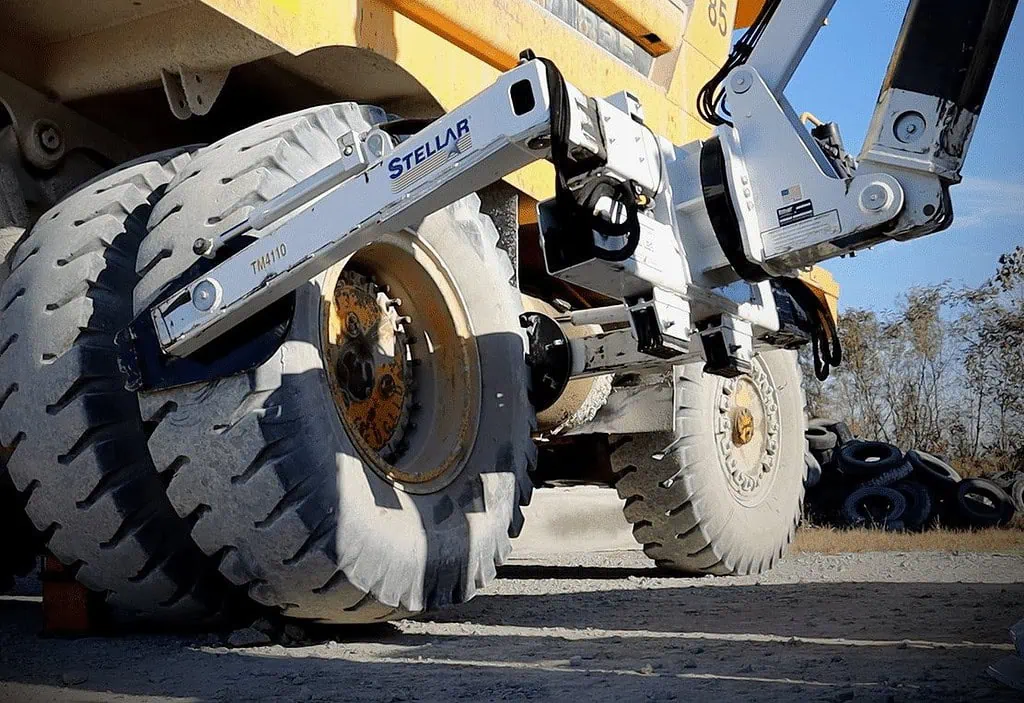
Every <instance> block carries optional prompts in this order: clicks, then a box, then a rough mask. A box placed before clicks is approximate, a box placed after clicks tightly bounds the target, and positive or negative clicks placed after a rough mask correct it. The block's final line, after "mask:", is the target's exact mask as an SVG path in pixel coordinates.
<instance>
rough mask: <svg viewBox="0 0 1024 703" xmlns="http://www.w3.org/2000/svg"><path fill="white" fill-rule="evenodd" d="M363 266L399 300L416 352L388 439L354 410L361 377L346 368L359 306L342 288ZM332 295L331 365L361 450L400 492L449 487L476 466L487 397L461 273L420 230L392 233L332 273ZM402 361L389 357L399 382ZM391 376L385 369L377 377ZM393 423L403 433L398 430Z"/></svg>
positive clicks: (327, 332) (328, 323) (326, 298)
mask: <svg viewBox="0 0 1024 703" xmlns="http://www.w3.org/2000/svg"><path fill="white" fill-rule="evenodd" d="M353 273H354V274H356V275H358V276H361V277H363V278H365V279H366V280H369V281H372V282H373V284H374V286H375V287H376V289H377V290H378V291H379V292H380V294H381V295H382V296H383V298H384V299H385V300H390V301H397V302H394V303H392V309H393V311H394V318H395V321H396V324H397V325H398V327H399V329H397V330H396V335H395V337H396V342H397V346H398V347H401V348H402V349H403V352H404V356H405V357H406V358H405V359H404V363H402V371H403V374H402V375H403V379H402V383H395V385H396V386H399V385H400V386H402V388H401V400H402V402H401V406H402V408H403V409H404V410H403V411H402V412H399V413H398V414H397V415H396V414H395V412H391V413H390V414H388V415H387V422H385V423H384V430H385V431H383V432H381V433H379V434H382V435H388V437H387V439H386V441H384V442H381V437H380V436H377V435H378V433H375V432H369V433H368V432H367V431H366V425H365V423H361V422H359V421H357V420H358V418H357V417H354V416H353V413H352V408H353V403H352V400H353V398H352V393H351V390H352V389H351V388H350V387H348V386H347V385H346V381H350V380H351V377H350V376H349V377H346V376H345V374H344V373H339V372H338V367H339V362H343V356H344V351H345V350H346V348H350V347H351V345H346V344H345V343H344V341H343V340H344V337H345V326H344V322H343V321H344V320H345V319H346V317H347V313H348V312H349V311H348V310H346V309H345V308H344V307H339V301H338V292H339V290H340V289H341V288H342V287H343V286H344V285H345V284H346V278H347V277H349V276H350V275H351V274H353ZM323 302H324V305H323V308H324V310H323V316H322V323H321V347H322V354H323V358H324V363H325V371H326V374H327V378H328V382H329V385H330V389H331V395H332V398H333V401H334V405H335V408H336V410H337V411H338V417H339V419H340V421H341V424H342V427H343V429H344V431H345V433H346V434H347V436H348V438H349V439H350V440H351V442H352V444H353V446H354V448H355V450H356V453H357V454H358V455H359V457H360V458H361V459H362V460H363V461H364V462H365V463H366V464H367V465H368V466H369V467H370V468H372V469H373V471H374V472H375V473H376V474H377V475H378V476H380V477H381V478H383V479H384V480H386V481H387V482H389V483H390V484H392V485H393V486H395V487H396V488H398V489H400V490H403V491H405V492H408V493H418V494H425V493H434V492H436V491H439V490H441V489H443V488H444V487H445V486H447V485H449V484H450V483H451V482H452V481H454V480H455V479H456V478H457V477H458V475H459V474H460V473H461V471H462V470H463V468H464V466H465V464H466V460H467V459H468V456H469V453H470V450H471V448H472V446H473V444H474V441H475V439H476V431H477V425H478V420H479V417H480V410H481V402H482V391H481V380H480V379H481V374H480V362H479V352H478V348H477V344H476V340H475V338H474V336H473V334H472V328H471V325H470V320H469V316H468V314H467V312H466V306H465V301H463V299H462V297H461V295H460V293H459V290H458V287H457V285H456V283H455V281H454V278H453V276H452V275H451V273H450V272H449V271H448V270H447V268H446V267H445V266H444V265H443V262H442V261H441V259H440V257H439V256H438V255H437V254H436V252H434V251H433V249H432V248H431V247H429V246H428V245H427V244H426V243H425V242H423V241H422V240H420V239H418V238H416V237H415V236H414V235H412V234H410V233H408V232H403V233H398V234H390V235H384V236H382V237H381V238H380V239H378V241H376V242H374V243H373V244H371V245H369V246H367V247H364V248H363V249H361V250H360V251H359V252H357V253H356V254H355V255H353V256H352V257H351V258H350V259H348V260H347V261H346V262H344V263H343V264H339V265H338V266H335V267H333V268H332V269H331V270H329V271H328V272H327V275H326V278H325V282H324V287H323ZM382 310H383V308H382ZM386 356H387V355H386V354H384V355H378V357H377V359H378V360H379V361H383V359H384V357H386ZM396 361H397V356H396V357H391V361H390V362H388V363H386V364H381V365H382V366H387V367H388V371H389V373H387V374H386V375H388V376H390V377H391V378H393V379H394V380H397V379H396V378H395V374H394V373H393V372H394V370H395V368H396V363H395V362H396ZM342 365H343V366H344V364H342ZM383 378H384V375H381V376H379V377H377V380H375V383H379V382H380V379H383ZM364 419H365V416H364ZM392 421H394V424H395V432H394V433H389V432H388V431H387V430H388V428H389V426H390V424H391V423H392ZM374 427H375V429H380V426H379V425H375V426H374ZM396 437H397V441H395V438H396ZM387 450H391V451H390V452H389V451H387Z"/></svg>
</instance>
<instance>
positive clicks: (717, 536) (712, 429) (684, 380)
mask: <svg viewBox="0 0 1024 703" xmlns="http://www.w3.org/2000/svg"><path fill="white" fill-rule="evenodd" d="M674 376H675V384H676V389H675V398H676V400H677V407H676V409H675V412H676V417H675V432H674V433H670V432H656V433H648V434H637V435H632V436H629V437H620V438H618V439H617V440H616V441H615V442H614V443H613V444H614V445H615V446H616V449H614V450H613V452H612V457H611V460H612V467H613V469H614V470H615V472H616V474H617V475H618V478H617V481H616V485H615V487H616V489H617V490H618V492H619V496H620V497H621V498H623V499H624V500H625V501H626V504H625V508H624V513H625V516H626V519H627V520H629V521H630V522H631V523H633V536H634V538H636V540H637V542H639V543H640V544H642V545H643V547H644V553H645V554H647V556H649V557H650V558H652V559H654V560H655V562H656V563H657V564H658V565H659V566H661V567H663V568H666V569H669V570H672V571H678V572H682V573H696V574H715V575H731V574H751V573H760V572H762V571H765V570H767V569H770V568H771V567H772V566H773V565H774V563H775V561H776V560H777V559H779V558H780V557H781V556H782V555H783V553H784V552H785V550H786V548H787V546H788V545H789V543H790V542H791V541H792V539H793V534H794V532H795V530H796V526H797V524H798V523H799V521H800V517H801V512H802V503H803V496H804V484H803V482H804V474H805V464H804V450H805V447H806V440H805V439H804V430H805V427H804V402H803V393H802V391H801V388H800V371H799V368H798V367H797V364H796V355H795V354H793V353H792V352H787V351H772V352H767V353H763V354H759V355H758V356H757V357H755V359H754V369H753V371H752V375H750V376H742V377H740V378H739V379H724V378H719V377H717V376H710V375H706V374H704V373H703V364H699V363H698V364H690V365H687V366H680V367H676V369H675V373H674ZM751 394H752V395H754V396H756V397H757V398H759V399H760V400H759V401H758V402H757V403H754V406H755V410H754V412H755V413H762V412H763V415H762V417H763V418H764V422H763V423H761V422H760V420H758V422H759V424H760V425H762V426H763V427H764V428H766V429H765V430H764V431H765V432H766V433H767V436H766V437H765V442H764V444H759V442H760V441H761V440H753V441H748V442H747V443H744V444H742V445H739V446H737V444H736V442H735V441H734V440H733V439H731V433H732V432H733V429H734V428H733V421H734V418H735V412H736V411H737V410H739V409H740V407H739V405H735V407H734V403H739V402H740V401H739V398H740V397H741V396H743V395H751ZM758 405H759V406H760V408H761V409H760V410H758V409H757V407H756V406H758ZM755 418H756V416H755ZM758 431H761V430H758ZM741 441H742V440H741ZM769 442H770V444H769ZM769 448H770V449H771V452H770V453H768V452H767V451H766V450H767V449H769ZM655 454H658V455H659V456H660V455H661V454H664V455H665V456H664V458H662V459H661V460H660V461H659V460H657V459H655V458H652V456H653V455H655ZM764 467H767V469H765V468H764ZM737 472H738V473H737ZM751 482H755V483H756V485H754V486H751ZM744 483H746V485H744Z"/></svg>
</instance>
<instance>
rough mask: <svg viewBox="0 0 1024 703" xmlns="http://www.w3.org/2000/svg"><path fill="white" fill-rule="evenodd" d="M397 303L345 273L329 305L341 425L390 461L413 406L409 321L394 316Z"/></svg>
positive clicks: (331, 352)
mask: <svg viewBox="0 0 1024 703" xmlns="http://www.w3.org/2000/svg"><path fill="white" fill-rule="evenodd" d="M400 304H401V300H398V299H396V298H390V297H389V296H388V294H387V292H386V291H385V290H383V289H381V288H379V287H378V286H377V285H376V284H375V283H374V282H373V281H371V280H370V279H369V278H366V277H365V276H362V275H361V274H359V273H356V272H354V271H348V270H346V271H343V272H342V273H341V276H340V277H339V279H338V284H337V286H336V287H335V290H334V300H333V305H332V306H331V315H332V316H333V317H334V324H332V325H331V328H332V330H337V333H336V334H335V335H334V338H333V339H330V340H329V342H328V344H327V353H328V357H329V358H328V364H329V367H328V368H329V370H330V372H331V373H333V375H334V378H333V383H332V386H333V388H334V396H335V402H336V403H337V404H338V407H339V409H340V411H341V414H342V419H343V421H344V422H345V424H346V425H347V427H348V428H349V429H350V431H354V432H355V433H356V434H357V435H358V436H359V437H360V438H361V439H362V440H363V441H364V442H365V443H366V445H367V446H368V447H369V448H371V449H373V450H374V451H376V452H379V453H380V454H381V456H382V457H384V458H385V459H386V460H388V461H393V460H395V459H397V457H398V456H399V455H400V454H401V452H402V450H403V449H404V445H403V438H404V435H405V432H406V430H407V429H408V425H409V415H410V410H411V408H412V385H413V384H412V383H411V381H412V378H411V354H410V353H409V341H408V334H407V331H406V327H407V325H408V323H409V319H408V318H403V317H401V316H400V315H399V314H398V311H397V308H398V306H399V305H400Z"/></svg>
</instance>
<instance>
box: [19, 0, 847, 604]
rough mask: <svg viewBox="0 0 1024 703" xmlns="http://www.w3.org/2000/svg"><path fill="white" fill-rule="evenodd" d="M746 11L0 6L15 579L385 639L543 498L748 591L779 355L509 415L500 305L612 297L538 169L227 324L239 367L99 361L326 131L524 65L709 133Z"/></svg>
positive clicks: (584, 304) (788, 508) (775, 410)
mask: <svg viewBox="0 0 1024 703" xmlns="http://www.w3.org/2000/svg"><path fill="white" fill-rule="evenodd" d="M762 4H763V0H762V1H761V2H758V1H757V0H480V1H478V2H467V1H466V0H96V1H93V2H79V1H76V0H10V1H8V2H4V3H3V4H2V5H0V21H2V24H3V27H4V34H5V36H4V51H3V52H2V56H0V105H2V106H3V108H4V110H0V127H2V129H0V227H3V228H4V229H3V236H2V237H0V242H5V243H6V244H5V250H4V251H2V252H0V253H3V254H6V255H7V266H6V269H7V270H5V271H4V274H3V277H4V278H6V281H4V283H3V287H2V288H0V443H2V445H3V446H5V447H6V449H5V453H6V454H7V455H8V456H9V459H8V461H7V463H6V469H5V472H4V473H3V475H2V476H0V486H2V488H0V492H4V500H5V501H7V504H9V506H13V507H9V508H8V509H7V510H6V511H5V513H6V517H5V518H4V519H9V520H11V521H14V522H17V521H18V519H19V517H18V514H16V513H18V511H20V510H21V509H22V508H23V509H24V511H25V513H26V514H27V515H28V517H29V518H30V519H31V522H32V523H33V524H34V527H35V532H33V533H31V534H30V532H29V531H28V530H27V529H24V528H16V527H10V528H9V529H10V530H14V529H21V530H22V531H21V532H20V533H19V534H18V535H17V537H16V538H12V537H11V536H9V535H8V534H5V535H4V537H3V542H4V544H3V546H2V547H0V549H2V550H4V553H3V557H2V561H3V565H2V566H3V568H5V569H6V570H7V572H8V573H10V572H11V571H12V570H15V569H16V565H17V564H19V563H21V561H20V559H21V557H23V556H24V553H25V552H26V551H27V550H30V549H35V548H36V545H37V544H42V545H43V546H44V547H45V548H46V549H47V550H49V551H50V552H51V553H52V554H54V555H55V556H56V557H58V558H59V559H60V560H61V561H62V562H63V563H65V564H66V565H69V566H70V567H72V569H73V571H74V573H75V575H76V577H77V578H78V579H79V580H80V581H81V582H82V583H83V584H85V585H86V586H87V587H89V588H90V589H93V590H95V591H97V592H100V593H102V594H103V598H104V600H105V602H106V603H107V604H108V605H110V606H111V607H113V608H117V609H120V610H125V611H129V612H134V613H139V614H144V615H146V616H147V617H154V618H162V619H174V620H177V619H187V618H201V617H205V616H207V615H208V614H210V613H212V612H216V611H217V610H218V609H219V608H221V607H222V606H223V604H224V602H225V599H227V598H232V597H239V595H238V594H239V592H244V594H245V595H246V596H247V597H249V598H251V599H253V600H255V601H256V602H258V603H260V604H263V605H266V606H271V607H274V608H278V609H280V610H281V611H282V612H283V613H285V614H286V615H288V616H294V617H298V618H307V619H313V620H320V621H326V622H343V623H344V622H368V621H376V620H383V619H388V618H395V617H400V616H403V615H406V614H409V613H416V612H421V611H424V610H427V609H431V608H436V607H440V606H443V605H446V604H450V603H458V602H462V601H465V600H467V599H468V598H470V597H472V596H473V594H474V593H475V592H476V591H477V590H478V589H480V588H481V587H483V586H484V585H485V584H487V583H488V582H489V581H490V580H491V579H492V578H493V577H494V575H495V568H496V566H497V565H498V564H500V563H501V561H502V560H503V559H504V558H505V557H506V555H507V554H508V553H509V550H510V548H511V542H510V536H514V535H515V534H517V533H518V530H519V529H520V527H521V524H522V519H523V518H522V512H521V510H520V506H521V505H522V504H524V503H526V502H527V501H528V500H529V496H530V492H531V490H532V487H533V484H536V483H540V482H551V481H579V482H598V483H600V482H604V483H609V484H612V485H615V486H617V488H618V490H619V493H620V495H621V496H622V498H623V500H624V501H625V512H626V516H627V518H628V519H629V520H630V521H631V522H633V523H634V526H635V529H634V533H635V535H636V537H637V540H638V541H639V542H640V543H642V544H643V546H644V550H645V551H646V553H647V554H648V555H649V556H650V557H651V558H653V559H655V560H656V561H657V563H658V564H660V565H661V566H663V567H664V568H666V569H670V570H675V571H680V572H686V573H696V574H748V573H756V572H760V571H762V570H765V569H767V568H769V567H770V566H771V565H772V564H773V563H774V562H775V560H776V559H778V558H779V557H780V556H781V555H782V553H783V552H784V550H785V548H786V545H787V544H788V543H789V541H790V539H791V537H792V535H793V531H794V529H795V526H796V524H797V521H798V520H799V516H800V504H801V498H802V494H803V486H802V481H803V475H804V464H803V452H804V440H803V432H802V427H803V421H804V420H803V405H802V397H801V394H800V392H799V386H800V383H799V375H798V369H797V367H796V364H795V360H794V358H795V357H794V356H793V355H792V354H790V353H787V352H780V353H772V354H766V355H764V358H763V359H762V360H760V361H758V362H757V363H755V364H754V366H753V370H752V371H751V372H750V373H749V374H747V375H745V376H742V377H740V378H736V379H723V378H719V377H713V376H706V375H704V374H702V370H701V365H699V364H697V365H691V366H684V367H677V368H676V370H675V373H670V374H664V373H661V374H657V375H637V374H624V375H618V376H613V375H604V376H599V377H596V378H587V379H580V380H574V381H572V382H571V383H570V386H569V387H568V388H566V389H565V392H564V393H563V394H562V397H561V399H560V400H559V402H558V403H556V404H555V405H553V406H552V407H550V408H547V409H545V410H544V411H543V412H541V413H539V414H537V415H536V416H535V415H534V413H533V411H532V408H531V407H530V404H529V403H528V402H527V401H526V397H527V396H526V393H527V383H526V382H525V379H523V378H520V377H519V376H518V374H521V373H522V371H521V370H520V369H521V366H522V364H521V363H520V361H518V360H517V361H515V362H513V356H515V355H516V354H519V355H520V356H521V353H522V352H521V344H520V343H519V341H518V340H519V337H518V335H517V334H514V333H513V332H514V331H509V330H506V329H502V328H500V327H499V326H496V325H495V324H494V323H493V318H492V312H493V311H494V310H499V311H503V312H509V313H510V314H511V313H516V314H518V313H517V312H516V311H521V310H523V309H524V308H525V309H527V310H541V311H545V312H547V313H549V314H550V315H552V316H554V317H556V318H557V317H558V316H560V315H568V314H570V313H573V312H578V311H585V310H587V309H589V308H592V307H595V306H600V305H602V304H605V301H604V299H602V298H601V296H599V295H596V294H594V293H592V292H589V291H587V290H585V289H582V288H578V287H575V286H572V285H570V284H567V283H565V282H561V281H558V280H555V279H553V278H551V277H549V276H548V275H547V274H546V272H545V270H544V265H543V261H542V258H541V256H540V250H539V244H538V227H537V211H536V204H537V201H539V200H543V199H546V198H549V197H550V196H551V194H552V189H553V183H554V178H553V172H552V170H551V166H550V165H549V164H547V163H543V162H542V163H538V164H534V165H531V166H529V167H527V168H523V169H522V170H519V171H517V172H515V173H513V174H511V175H510V176H508V177H507V178H505V179H504V181H503V182H500V183H497V184H495V185H494V186H491V187H490V188H488V189H486V190H485V191H483V192H481V193H479V194H478V196H472V197H470V198H468V199H465V200H462V201H459V202H457V203H456V204H455V205H452V206H450V207H447V208H444V209H443V210H441V211H439V212H437V213H435V214H434V215H431V216H430V217H428V218H427V219H426V220H424V221H423V223H422V224H421V225H419V226H418V227H417V228H414V230H413V231H411V232H405V233H395V234H393V235H388V236H386V237H382V238H381V239H380V240H379V241H377V242H375V243H374V244H372V245H370V246H368V247H366V248H364V249H362V250H360V251H359V252H358V253H357V254H356V255H354V256H353V257H351V258H350V259H349V260H347V261H346V262H344V263H343V264H339V265H338V266H335V267H333V268H332V269H330V270H329V271H328V272H326V273H325V274H322V275H320V276H317V277H316V278H314V279H313V280H312V281H310V282H309V283H308V284H307V285H305V286H303V287H302V288H300V289H299V290H298V291H297V292H296V293H295V294H294V296H292V297H290V298H288V299H287V300H286V301H284V302H283V303H281V304H275V305H274V306H271V308H268V311H270V312H269V313H268V315H271V316H273V315H279V316H280V317H278V318H272V319H273V320H278V319H279V320H282V321H283V322H281V324H279V325H277V326H276V327H274V329H273V330H270V327H273V326H272V325H269V323H268V325H265V326H264V327H260V326H259V325H258V324H257V325H255V326H252V327H249V328H244V329H243V328H239V329H238V330H235V331H233V332H232V333H231V337H232V339H233V340H234V341H235V342H239V340H241V341H245V340H247V339H248V338H249V337H253V338H255V337H258V336H259V335H262V334H269V333H270V332H271V331H273V332H274V333H276V334H279V335H280V337H279V338H278V339H279V343H278V344H276V345H275V346H274V348H273V349H272V350H270V352H269V355H268V356H266V357H265V358H260V359H256V360H254V362H253V364H252V368H251V369H250V370H249V371H247V372H245V373H242V374H236V375H234V376H230V377H226V378H221V379H219V380H217V381H215V382H207V383H193V384H183V385H178V386H174V387H171V388H166V389H163V390H160V391H155V392H149V393H134V392H129V391H128V390H125V386H124V380H123V378H122V376H121V373H120V370H119V368H118V363H117V354H116V349H115V340H114V337H115V335H116V334H117V333H118V331H119V330H121V329H123V328H124V327H125V326H126V325H128V324H129V323H130V322H131V320H132V318H133V316H134V315H135V314H137V313H138V312H139V311H140V310H144V309H145V308H146V306H147V305H149V304H150V303H151V302H152V301H153V300H154V299H155V298H157V297H158V296H159V294H160V293H161V292H163V291H166V290H167V289H168V287H169V286H171V285H172V284H173V283H174V282H175V281H176V280H179V279H180V277H181V276H182V275H184V274H185V273H187V272H188V271H189V270H190V268H191V267H194V266H195V265H196V264H197V261H199V257H198V255H197V254H196V253H195V252H194V251H193V242H194V240H196V238H198V237H202V236H214V235H216V234H217V233H220V232H224V231H226V230H227V229H228V228H230V227H232V226H234V225H237V224H238V223H239V222H240V221H241V220H242V219H244V218H245V216H246V215H247V214H248V213H249V212H250V211H252V209H253V208H254V207H256V206H258V205H259V204H261V203H264V202H266V201H268V200H269V199H271V198H274V197H275V196H278V195H279V194H281V193H282V192H284V191H285V190H287V189H288V188H290V187H291V186H293V185H294V184H296V183H297V182H298V181H300V180H302V179H304V178H306V177H308V176H310V175H311V174H313V173H315V172H316V171H317V170H318V169H321V168H323V167H325V166H327V165H328V164H330V163H332V162H334V161H336V160H338V159H339V158H341V155H342V153H343V152H344V149H345V146H344V144H345V135H347V134H349V133H352V132H354V131H359V130H365V129H368V128H369V127H370V126H373V125H390V126H394V125H400V124H405V125H406V126H407V127H409V126H412V127H416V126H417V125H422V124H426V123H427V122H426V121H427V120H429V119H432V118H435V117H437V116H439V115H442V114H443V113H445V112H446V111H449V110H451V109H452V108H455V107H456V106H458V105H459V104H460V103H462V102H464V101H465V100H467V99H468V98H470V97H472V96H473V95H474V94H476V93H477V92H479V91H480V90H482V89H483V88H484V87H485V86H488V85H490V84H491V83H492V82H493V81H494V80H495V79H496V78H497V76H498V75H499V74H500V73H501V72H502V71H506V70H508V69H511V68H513V67H515V66H516V64H517V61H518V57H519V53H520V51H521V50H523V49H526V48H530V49H533V50H534V51H536V53H537V54H538V55H541V56H545V57H548V58H550V59H552V60H553V61H554V62H555V63H556V64H557V65H558V66H559V67H560V68H561V69H562V71H563V73H564V75H565V77H566V79H568V81H570V82H571V83H572V84H573V85H575V86H578V87H579V88H580V89H581V90H583V91H585V92H586V93H587V94H588V95H595V96H604V95H609V94H612V93H616V92H619V91H623V90H626V91H629V93H631V94H632V95H633V96H635V97H636V98H638V99H639V101H640V102H641V103H642V104H643V109H644V113H645V121H646V124H647V125H649V126H650V127H651V129H652V130H653V131H654V132H656V133H658V134H660V135H663V136H664V137H666V138H667V139H669V140H671V141H672V142H674V143H675V144H685V143H687V142H690V141H692V140H694V139H698V138H702V137H704V136H705V135H707V134H708V133H709V126H708V125H707V124H706V123H704V122H702V121H701V120H700V119H699V118H698V117H697V111H696V104H697V94H698V91H699V90H700V88H701V87H702V86H703V85H704V84H705V82H706V81H707V80H708V79H709V78H710V77H711V75H712V74H714V73H715V72H716V71H717V70H718V69H719V67H720V66H721V65H722V64H723V62H724V60H725V58H726V55H727V53H728V51H729V47H730V43H731V37H732V34H733V31H734V29H736V28H737V27H740V26H745V24H748V23H749V22H750V21H751V20H752V19H753V17H754V16H755V15H756V13H757V11H758V10H759V9H760V7H761V5H762ZM453 233H458V234H459V235H460V236H458V237H455V236H453ZM8 250H9V251H8ZM259 264H260V262H259V261H254V262H253V266H254V270H256V268H257V267H258V266H259ZM823 285H824V287H825V288H828V287H829V285H828V284H827V283H826V284H823ZM831 293H832V294H833V295H834V290H832V291H831ZM831 302H832V304H833V305H834V299H833V300H832V301H831ZM261 314H262V313H261ZM598 329H600V328H598ZM268 330H269V331H268ZM247 335H248V337H247ZM367 335H369V336H368V337H367ZM366 339H371V340H372V342H373V344H367V343H364V342H365V340H366ZM513 339H514V340H517V341H516V342H515V344H513V343H511V341H510V340H513ZM359 340H363V341H362V342H360V341H359ZM357 342H358V343H357ZM239 343H241V342H239ZM360 345H362V346H360ZM224 353H226V354H230V353H232V352H230V351H224ZM210 354H211V355H210V356H208V357H203V358H198V359H195V360H193V362H192V363H195V364H197V365H199V366H202V365H203V364H208V365H215V364H217V363H219V361H218V358H217V352H216V351H212V352H210ZM759 359H760V357H759ZM485 396H486V402H484V398H485ZM780 426H786V427H787V428H788V429H787V431H786V432H780ZM794 428H795V429H794ZM652 456H656V457H657V456H660V457H663V459H662V460H660V461H657V460H654V459H652ZM748 465H749V466H750V467H752V468H751V469H750V471H749V472H748V471H747V466H748ZM769 469H770V471H769Z"/></svg>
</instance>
